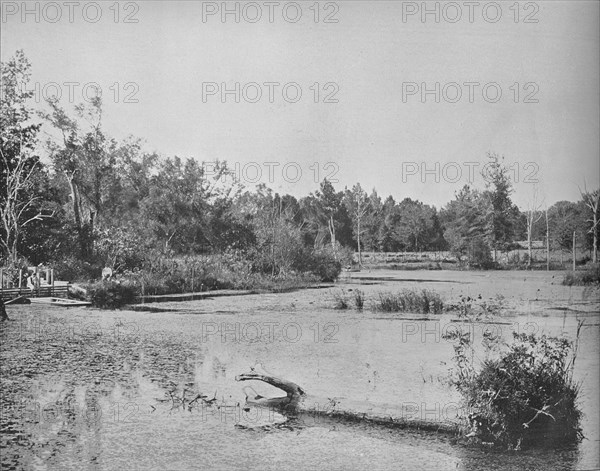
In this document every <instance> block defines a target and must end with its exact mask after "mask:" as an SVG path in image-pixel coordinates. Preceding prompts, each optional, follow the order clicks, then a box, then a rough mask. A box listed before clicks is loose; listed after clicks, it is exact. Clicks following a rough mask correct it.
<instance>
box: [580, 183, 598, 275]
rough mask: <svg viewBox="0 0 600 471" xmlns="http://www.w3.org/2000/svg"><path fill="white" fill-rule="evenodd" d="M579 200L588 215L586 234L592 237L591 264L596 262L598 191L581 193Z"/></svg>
mask: <svg viewBox="0 0 600 471" xmlns="http://www.w3.org/2000/svg"><path fill="white" fill-rule="evenodd" d="M580 193H581V199H582V200H583V203H584V204H585V206H586V208H587V210H588V211H587V213H588V215H589V217H588V219H587V221H586V222H587V223H588V226H589V230H588V233H589V234H591V235H592V240H593V242H592V262H593V263H597V262H598V231H599V227H598V221H599V220H600V214H599V212H600V189H597V190H595V191H591V192H588V191H587V190H585V191H581V192H580Z"/></svg>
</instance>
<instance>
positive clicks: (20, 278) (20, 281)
mask: <svg viewBox="0 0 600 471" xmlns="http://www.w3.org/2000/svg"><path fill="white" fill-rule="evenodd" d="M22 284H23V269H22V268H19V296H20V295H21V286H22Z"/></svg>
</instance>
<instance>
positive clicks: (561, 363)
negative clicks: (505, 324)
mask: <svg viewBox="0 0 600 471" xmlns="http://www.w3.org/2000/svg"><path fill="white" fill-rule="evenodd" d="M581 325H582V324H580V326H579V328H581ZM578 335H579V330H578ZM513 336H514V342H513V343H512V344H510V345H505V348H504V350H501V351H500V353H499V354H498V355H497V356H496V357H495V358H493V359H486V360H484V361H483V362H482V365H481V368H480V369H479V370H476V369H475V368H474V365H473V357H474V356H473V348H472V345H471V340H470V336H469V333H468V332H467V333H462V334H461V333H459V332H452V333H448V334H447V335H446V338H450V339H452V340H454V341H455V342H456V343H455V346H454V349H455V353H456V356H455V361H456V365H457V375H456V377H455V378H454V380H453V382H454V384H455V386H456V387H457V389H458V390H459V391H460V393H461V394H462V395H463V397H464V399H465V402H466V406H467V408H468V410H471V411H472V414H470V416H469V419H470V426H471V428H472V431H471V433H470V434H469V435H468V436H475V437H477V438H479V439H481V440H482V441H484V442H492V443H494V444H495V445H501V446H505V447H508V448H514V449H520V448H521V446H528V445H529V446H530V445H533V444H544V445H555V444H559V443H565V442H573V441H576V440H577V439H578V438H580V437H581V432H580V428H579V420H580V417H581V412H580V410H579V409H578V407H577V404H576V402H577V396H578V393H579V385H578V384H576V383H575V382H574V381H573V376H572V375H573V365H574V363H575V353H576V348H575V349H574V350H573V349H572V344H571V343H570V342H569V341H568V340H566V339H563V338H556V337H547V336H545V335H543V336H541V337H536V336H535V335H526V334H517V333H513ZM485 340H486V341H488V348H489V346H490V345H492V344H494V343H496V342H495V341H494V339H491V338H490V336H489V335H486V339H485ZM495 340H497V339H495ZM488 352H489V351H488Z"/></svg>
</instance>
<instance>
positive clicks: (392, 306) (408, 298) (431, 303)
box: [374, 289, 444, 314]
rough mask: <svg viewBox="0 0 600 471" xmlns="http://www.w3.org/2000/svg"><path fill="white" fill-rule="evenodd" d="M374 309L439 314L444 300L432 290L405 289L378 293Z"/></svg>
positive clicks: (442, 309) (442, 308)
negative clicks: (396, 291)
mask: <svg viewBox="0 0 600 471" xmlns="http://www.w3.org/2000/svg"><path fill="white" fill-rule="evenodd" d="M374 309H375V310H377V311H383V312H417V313H422V314H441V313H442V312H443V311H444V302H443V301H442V298H441V297H440V295H439V294H438V293H436V292H435V291H433V290H427V289H422V290H409V289H405V290H402V291H400V292H398V293H380V294H379V299H378V300H377V301H376V302H375V305H374Z"/></svg>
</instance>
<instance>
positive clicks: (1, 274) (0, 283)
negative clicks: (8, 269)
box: [0, 268, 4, 291]
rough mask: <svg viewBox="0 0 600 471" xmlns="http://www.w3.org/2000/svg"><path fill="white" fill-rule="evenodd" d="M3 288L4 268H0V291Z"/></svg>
mask: <svg viewBox="0 0 600 471" xmlns="http://www.w3.org/2000/svg"><path fill="white" fill-rule="evenodd" d="M2 290H4V270H3V269H2V268H0V291H2Z"/></svg>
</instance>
